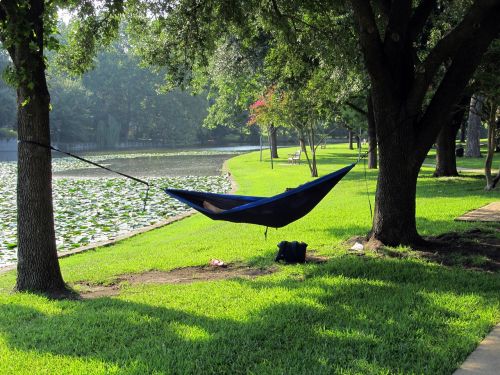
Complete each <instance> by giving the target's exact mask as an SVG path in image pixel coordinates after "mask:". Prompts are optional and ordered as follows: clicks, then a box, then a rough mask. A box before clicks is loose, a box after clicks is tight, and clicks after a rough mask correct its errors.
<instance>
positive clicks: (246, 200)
mask: <svg viewBox="0 0 500 375" xmlns="http://www.w3.org/2000/svg"><path fill="white" fill-rule="evenodd" d="M355 165H356V163H354V164H351V165H349V166H347V167H345V168H342V169H339V170H338V171H336V172H332V173H330V174H327V175H326V176H323V177H321V178H318V179H317V180H314V181H311V182H308V183H305V184H304V185H300V186H299V187H297V188H295V189H291V190H288V191H286V192H284V193H281V194H278V195H275V196H273V197H267V198H266V197H252V196H245V195H226V194H214V193H204V192H198V191H191V190H177V189H165V192H166V193H167V194H168V195H170V196H172V197H174V198H176V199H178V200H179V201H181V202H183V203H185V204H187V205H189V206H191V207H192V208H194V209H195V210H197V211H199V212H201V213H202V214H204V215H205V216H208V217H209V218H211V219H213V220H225V221H232V222H234V223H248V224H258V225H264V226H266V227H272V228H281V227H284V226H285V225H288V224H290V223H292V222H294V221H295V220H298V219H300V218H301V217H303V216H305V215H307V214H308V213H309V211H311V210H312V209H313V208H314V207H315V206H316V205H317V204H318V203H319V202H320V201H321V200H322V199H323V198H324V197H325V196H326V195H327V194H328V192H329V191H330V190H331V189H332V188H333V187H334V186H335V185H336V184H337V183H338V182H339V181H340V180H341V179H342V178H343V177H344V176H345V175H346V174H347V173H349V171H350V170H351V169H352V168H353V167H354V166H355Z"/></svg>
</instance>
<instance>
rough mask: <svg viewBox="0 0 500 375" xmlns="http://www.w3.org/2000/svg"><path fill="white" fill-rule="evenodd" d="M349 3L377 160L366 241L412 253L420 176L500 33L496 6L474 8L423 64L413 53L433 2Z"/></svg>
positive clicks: (486, 3)
mask: <svg viewBox="0 0 500 375" xmlns="http://www.w3.org/2000/svg"><path fill="white" fill-rule="evenodd" d="M350 3H351V5H352V10H353V13H354V18H355V19H356V22H357V25H358V35H359V41H360V45H361V48H362V51H363V54H364V57H365V65H366V68H367V71H368V74H369V75H370V80H371V87H372V98H373V107H374V117H375V123H376V128H377V139H378V144H379V152H380V159H379V161H380V172H379V176H378V181H377V192H376V198H375V200H376V202H375V216H374V221H373V227H372V233H371V236H372V238H373V239H375V240H378V241H381V242H382V243H385V244H389V245H397V244H409V245H412V244H415V243H418V242H420V241H421V238H420V236H419V234H418V232H417V229H416V222H415V197H416V181H417V176H418V172H419V170H420V167H421V165H422V163H423V160H424V159H425V157H426V155H427V152H428V151H429V149H430V147H431V146H432V144H433V143H434V141H435V139H436V137H437V135H438V133H439V132H440V130H441V128H442V126H443V124H444V123H445V122H446V121H447V120H448V118H449V116H450V113H451V110H452V108H453V107H454V106H455V105H457V104H458V102H459V100H460V98H461V95H462V92H463V90H464V88H465V87H466V85H467V83H468V81H469V79H470V78H471V77H472V75H473V73H474V71H475V69H476V68H477V66H478V64H479V62H480V60H481V56H482V55H483V54H484V53H485V51H486V50H487V48H488V46H489V44H490V43H491V41H492V40H493V39H494V38H495V37H496V36H497V34H498V32H499V30H500V23H499V22H498V18H499V15H500V2H499V1H491V0H477V1H475V2H474V3H473V4H472V5H471V6H470V7H469V8H468V9H466V11H465V12H464V14H463V16H462V17H460V21H459V22H458V23H457V24H456V25H455V26H454V27H453V28H452V29H451V30H449V32H448V33H447V34H446V35H445V36H444V37H442V38H440V39H438V40H436V41H435V44H434V46H433V47H432V48H430V49H429V50H428V52H427V53H426V54H424V55H423V56H422V55H420V56H419V51H418V50H417V48H416V46H417V45H418V44H419V43H421V42H428V40H427V36H428V32H427V31H428V29H429V28H432V26H433V23H434V22H435V17H437V16H438V11H439V10H440V9H439V6H441V5H440V4H438V2H437V1H433V0H422V1H420V2H419V3H418V4H417V5H416V6H414V5H413V2H412V1H410V0H398V1H364V0H351V1H350ZM442 68H444V69H445V73H444V75H442V78H441V79H439V78H440V77H439V76H440V75H439V74H438V72H439V70H440V69H442ZM431 85H432V86H433V87H436V88H435V89H434V90H431Z"/></svg>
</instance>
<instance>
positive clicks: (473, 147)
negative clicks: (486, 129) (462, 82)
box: [465, 94, 484, 158]
mask: <svg viewBox="0 0 500 375" xmlns="http://www.w3.org/2000/svg"><path fill="white" fill-rule="evenodd" d="M483 102H484V98H483V97H482V96H481V95H479V94H474V95H472V97H471V99H470V106H469V117H468V120H467V142H466V144H465V156H466V157H468V158H480V157H481V147H480V138H481V129H482V128H483V124H482V122H481V114H482V112H483Z"/></svg>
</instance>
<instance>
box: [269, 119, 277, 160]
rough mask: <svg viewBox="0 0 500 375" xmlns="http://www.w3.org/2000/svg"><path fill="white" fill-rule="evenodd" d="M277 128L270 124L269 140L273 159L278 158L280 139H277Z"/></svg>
mask: <svg viewBox="0 0 500 375" xmlns="http://www.w3.org/2000/svg"><path fill="white" fill-rule="evenodd" d="M276 132H277V129H276V127H275V126H274V125H271V126H269V141H270V143H271V144H270V146H271V157H272V158H273V159H277V158H278V139H277V134H276Z"/></svg>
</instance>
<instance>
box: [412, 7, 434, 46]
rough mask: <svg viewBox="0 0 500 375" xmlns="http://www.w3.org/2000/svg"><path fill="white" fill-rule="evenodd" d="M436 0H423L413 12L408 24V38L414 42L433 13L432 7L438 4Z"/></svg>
mask: <svg viewBox="0 0 500 375" xmlns="http://www.w3.org/2000/svg"><path fill="white" fill-rule="evenodd" d="M436 3H437V1H436V0H422V1H421V2H420V4H418V6H417V8H415V11H414V12H413V16H412V17H411V20H410V24H409V26H408V38H409V39H410V40H411V41H412V42H414V41H415V40H416V39H417V36H418V35H420V34H421V33H422V30H423V29H424V26H425V23H426V22H427V20H428V19H429V16H430V15H431V12H432V9H434V7H435V6H436Z"/></svg>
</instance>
